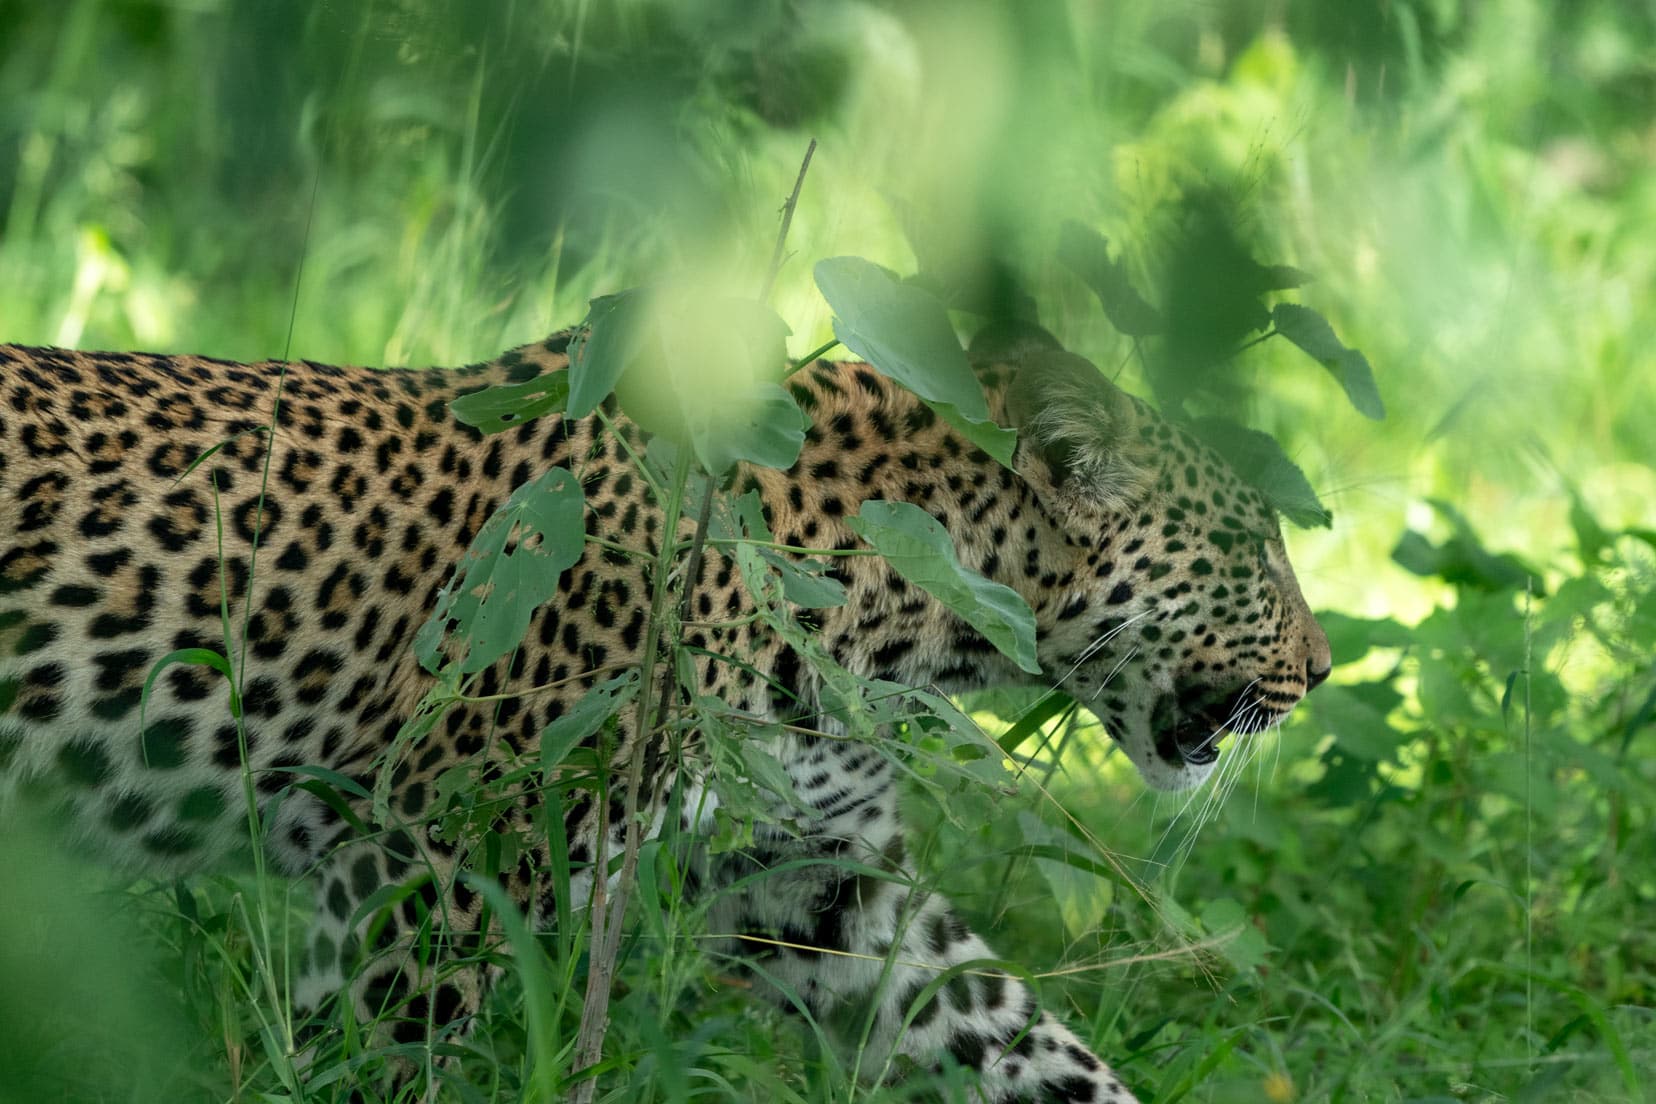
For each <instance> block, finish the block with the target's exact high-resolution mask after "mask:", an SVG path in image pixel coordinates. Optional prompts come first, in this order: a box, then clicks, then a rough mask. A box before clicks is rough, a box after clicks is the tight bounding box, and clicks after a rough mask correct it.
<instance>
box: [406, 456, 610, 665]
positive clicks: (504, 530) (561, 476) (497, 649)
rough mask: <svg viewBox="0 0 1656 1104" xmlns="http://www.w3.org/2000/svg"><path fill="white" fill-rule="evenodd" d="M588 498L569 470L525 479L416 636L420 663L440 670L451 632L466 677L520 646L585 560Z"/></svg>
mask: <svg viewBox="0 0 1656 1104" xmlns="http://www.w3.org/2000/svg"><path fill="white" fill-rule="evenodd" d="M585 513H586V499H585V496H584V495H583V494H582V493H581V485H580V484H579V483H578V482H576V480H575V477H574V476H573V475H571V474H569V472H568V471H566V470H564V469H563V468H553V469H551V470H550V471H548V472H546V473H545V474H544V475H542V476H541V477H540V478H539V479H536V480H534V481H533V482H530V483H525V484H524V485H523V486H521V487H519V488H518V489H517V490H516V491H513V492H512V497H511V498H509V499H507V500H506V504H505V505H504V506H502V507H501V508H500V509H498V510H496V511H495V512H494V514H493V515H492V516H491V517H490V518H489V520H488V521H486V522H484V523H483V528H482V530H481V531H480V532H479V533H478V534H477V537H476V538H475V539H474V540H473V541H472V544H471V547H470V548H469V549H467V550H466V555H465V556H464V557H463V558H462V559H461V561H460V564H459V566H458V567H456V568H455V571H454V576H453V578H451V579H450V580H449V584H448V586H446V587H444V588H443V589H442V591H440V592H439V593H438V595H437V608H436V609H435V610H433V611H432V614H431V617H430V618H429V619H428V620H427V621H426V623H425V624H424V625H422V626H421V627H420V631H419V633H417V634H416V635H415V638H414V650H415V655H416V656H418V657H419V660H420V665H421V666H422V667H424V668H425V669H426V670H428V671H432V672H435V671H436V670H437V667H438V663H439V661H440V659H441V658H442V652H443V649H444V637H445V636H446V635H447V634H449V633H450V631H451V627H452V632H453V645H454V646H455V648H456V650H457V651H458V653H459V658H460V671H461V673H462V674H473V673H475V672H478V671H481V670H483V669H484V668H485V667H488V666H489V665H490V664H492V663H493V662H494V661H495V660H497V659H499V658H500V657H501V656H503V655H505V654H506V653H507V652H509V651H511V650H512V649H513V648H515V647H517V645H518V642H519V641H520V640H522V639H523V634H524V632H526V631H527V630H528V628H529V621H530V618H532V617H533V616H534V614H535V610H536V608H537V607H539V606H540V604H541V603H542V602H544V601H546V600H547V599H548V598H550V597H552V595H553V594H554V593H556V591H557V589H558V577H559V576H560V575H562V574H563V573H564V571H565V570H567V569H568V568H569V567H570V566H571V565H573V564H574V563H575V561H576V560H578V559H580V558H581V546H582V544H583V543H584V541H585V540H586V527H585Z"/></svg>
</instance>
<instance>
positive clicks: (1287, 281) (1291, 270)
mask: <svg viewBox="0 0 1656 1104" xmlns="http://www.w3.org/2000/svg"><path fill="white" fill-rule="evenodd" d="M1259 267H1260V270H1261V271H1262V272H1263V273H1264V279H1265V290H1266V291H1283V290H1285V289H1287V288H1297V287H1304V286H1305V285H1306V284H1309V283H1311V282H1312V281H1314V280H1315V279H1316V277H1315V276H1313V275H1311V274H1310V273H1309V272H1306V271H1305V270H1304V269H1299V268H1295V267H1294V266H1293V265H1260V266H1259Z"/></svg>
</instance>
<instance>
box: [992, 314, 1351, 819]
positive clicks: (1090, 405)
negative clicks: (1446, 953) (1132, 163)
mask: <svg viewBox="0 0 1656 1104" xmlns="http://www.w3.org/2000/svg"><path fill="white" fill-rule="evenodd" d="M972 354H973V359H974V361H975V362H977V363H978V364H979V365H983V364H985V363H994V364H997V365H1005V366H1006V368H1007V369H1008V370H1009V371H1010V373H1011V374H1010V379H1009V381H1008V382H1007V383H1006V385H1005V391H1004V413H1005V415H1006V417H1007V419H1008V420H1009V421H1011V422H1012V423H1013V424H1014V425H1015V426H1016V427H1017V428H1018V429H1019V431H1020V442H1019V447H1018V453H1017V457H1016V466H1017V468H1018V472H1019V474H1020V475H1022V476H1023V478H1024V480H1025V482H1026V483H1027V485H1028V486H1029V487H1030V489H1031V491H1032V493H1033V497H1034V499H1035V501H1036V502H1037V503H1038V504H1039V508H1040V510H1041V511H1042V513H1043V514H1045V515H1046V516H1047V517H1048V518H1049V519H1051V520H1052V522H1053V528H1054V531H1055V532H1056V533H1058V534H1060V537H1059V539H1060V541H1061V542H1062V543H1063V544H1064V546H1065V555H1066V557H1067V562H1068V563H1069V564H1070V565H1071V566H1072V570H1071V571H1070V572H1069V581H1068V584H1067V585H1065V586H1063V588H1062V589H1063V592H1062V593H1058V594H1048V595H1042V596H1041V597H1042V598H1044V601H1039V602H1037V606H1038V615H1037V625H1038V632H1039V658H1040V663H1041V667H1042V669H1043V671H1044V672H1045V675H1046V678H1047V680H1048V681H1049V682H1050V683H1051V684H1053V685H1056V686H1059V687H1061V688H1062V689H1064V690H1065V691H1067V692H1068V693H1069V694H1071V695H1072V696H1073V697H1074V698H1075V699H1076V700H1077V701H1078V702H1080V703H1081V705H1082V706H1083V707H1085V708H1086V709H1088V710H1089V711H1091V712H1092V713H1094V714H1095V715H1096V716H1097V717H1098V718H1099V720H1100V721H1101V722H1102V723H1103V724H1104V726H1105V727H1106V728H1107V729H1108V731H1109V732H1110V734H1111V735H1112V736H1113V737H1114V738H1115V739H1116V741H1117V742H1118V743H1119V744H1120V745H1121V747H1122V748H1123V749H1124V750H1125V751H1126V753H1127V755H1128V757H1129V758H1130V759H1131V760H1132V761H1133V763H1134V764H1135V765H1136V766H1137V768H1138V770H1139V772H1140V773H1141V774H1142V775H1143V777H1144V779H1145V781H1146V782H1147V783H1149V784H1150V785H1151V786H1152V787H1154V788H1156V789H1161V790H1180V789H1186V788H1189V787H1192V786H1195V785H1198V784H1200V783H1201V782H1202V781H1203V780H1205V779H1206V778H1207V777H1208V776H1209V775H1210V774H1211V773H1212V772H1213V770H1214V768H1215V766H1216V764H1217V763H1218V761H1219V756H1220V747H1219V745H1220V741H1221V740H1222V739H1223V738H1224V736H1225V735H1226V734H1227V733H1235V734H1237V735H1238V736H1247V735H1250V734H1254V733H1259V732H1262V731H1264V730H1266V729H1268V728H1270V727H1272V726H1273V725H1276V724H1278V723H1279V722H1281V721H1282V720H1283V718H1284V717H1286V716H1287V715H1288V713H1289V711H1290V710H1292V709H1293V708H1294V706H1295V705H1296V704H1298V702H1299V701H1300V699H1301V698H1302V697H1304V696H1305V694H1306V692H1307V691H1309V690H1310V689H1312V688H1313V687H1315V686H1316V685H1317V684H1318V683H1320V682H1321V681H1322V680H1323V679H1324V678H1326V677H1327V675H1328V671H1329V665H1330V657H1329V647H1328V638H1327V637H1326V636H1325V635H1324V633H1323V630H1322V628H1321V627H1320V626H1319V625H1318V624H1317V621H1316V619H1315V618H1314V617H1313V616H1312V614H1311V610H1310V609H1309V607H1307V605H1306V602H1305V598H1304V596H1303V595H1302V594H1301V593H1300V588H1299V583H1298V581H1297V580H1296V579H1295V577H1294V570H1293V567H1292V566H1291V565H1290V564H1289V562H1288V555H1287V552H1286V550H1285V549H1284V547H1283V541H1282V531H1281V528H1280V524H1279V521H1278V518H1277V513H1276V511H1275V509H1274V508H1272V506H1271V505H1270V504H1269V503H1268V502H1267V501H1266V499H1265V497H1264V496H1263V495H1262V494H1261V493H1260V492H1259V491H1258V490H1257V489H1255V488H1254V487H1253V486H1251V485H1250V484H1249V483H1248V482H1246V481H1245V480H1244V479H1242V478H1241V477H1240V476H1239V475H1237V473H1236V472H1235V471H1234V470H1233V469H1232V468H1231V467H1230V465H1229V464H1227V463H1226V462H1225V461H1224V460H1223V459H1222V458H1221V457H1220V456H1219V455H1218V454H1217V453H1215V452H1214V451H1213V450H1212V449H1210V448H1208V447H1207V446H1206V445H1204V444H1203V443H1202V442H1201V441H1200V440H1198V439H1197V438H1196V436H1194V435H1193V434H1192V433H1191V432H1190V431H1189V430H1188V429H1187V428H1185V427H1184V426H1182V425H1179V424H1176V423H1174V422H1171V421H1168V420H1166V419H1164V418H1162V417H1161V416H1159V415H1158V414H1156V413H1155V412H1154V411H1153V410H1152V409H1150V407H1149V406H1147V405H1146V404H1145V403H1143V402H1141V401H1139V400H1137V399H1135V398H1133V397H1131V396H1129V395H1128V394H1127V393H1126V392H1124V391H1122V390H1121V389H1120V388H1118V387H1116V386H1115V385H1114V384H1112V383H1110V382H1109V381H1108V380H1107V379H1105V377H1104V376H1103V374H1102V373H1100V372H1099V370H1098V369H1097V368H1096V367H1095V366H1094V365H1092V364H1091V363H1089V362H1088V361H1086V360H1084V359H1082V358H1081V357H1078V356H1075V355H1074V354H1071V353H1067V352H1064V351H1063V350H1062V349H1061V348H1059V346H1058V344H1057V342H1056V341H1054V340H1053V339H1052V338H1051V337H1050V336H1049V335H1046V334H1045V333H1044V331H1040V330H1038V329H1035V328H1033V327H1021V328H1017V329H1014V330H1012V331H1010V332H1008V331H1005V330H1002V331H998V332H996V333H993V334H989V335H984V336H982V337H980V338H979V340H978V341H976V342H974V344H973V349H972ZM1233 743H1235V741H1233Z"/></svg>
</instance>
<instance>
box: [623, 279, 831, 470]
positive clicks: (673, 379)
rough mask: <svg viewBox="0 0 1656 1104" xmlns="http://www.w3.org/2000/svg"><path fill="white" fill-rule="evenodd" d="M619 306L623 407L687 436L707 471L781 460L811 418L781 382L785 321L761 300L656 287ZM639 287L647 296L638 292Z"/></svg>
mask: <svg viewBox="0 0 1656 1104" xmlns="http://www.w3.org/2000/svg"><path fill="white" fill-rule="evenodd" d="M636 294H637V295H639V296H640V303H641V305H638V306H636V307H633V306H629V307H627V308H625V311H626V312H628V317H626V318H625V319H623V322H622V324H623V325H625V326H626V327H627V328H628V331H629V333H630V337H629V339H628V342H627V343H626V346H625V351H626V353H627V360H626V362H625V363H624V364H622V365H621V367H620V369H619V372H618V373H607V374H616V375H617V382H616V383H615V393H616V396H617V398H619V399H620V402H621V409H622V410H624V411H625V412H626V414H627V416H628V417H629V418H631V419H632V420H633V421H634V422H636V423H638V425H639V426H641V427H642V428H643V429H645V430H647V431H648V432H650V433H652V434H655V435H656V436H657V437H658V438H666V439H667V440H670V441H672V442H674V443H675V444H680V445H689V446H690V449H691V451H693V452H694V453H695V454H696V459H697V460H698V461H700V462H701V464H702V466H703V468H704V469H706V470H707V471H709V472H711V473H714V474H719V473H722V472H724V471H726V470H728V469H729V468H730V467H731V465H733V464H735V463H736V462H737V461H740V460H747V461H751V462H753V463H756V464H762V465H764V466H766V467H774V468H787V467H791V466H792V465H793V462H794V461H795V460H797V459H799V450H800V448H801V447H802V446H803V445H804V443H805V429H806V427H807V426H808V425H809V424H810V423H809V421H808V420H807V419H806V418H805V415H804V414H803V413H801V412H800V410H799V407H798V405H797V404H796V403H795V402H794V399H793V396H792V395H790V394H789V393H788V392H787V391H786V390H785V389H783V387H782V386H781V383H780V381H781V380H782V378H783V376H784V375H786V373H787V371H788V367H789V361H788V349H787V337H788V332H789V331H788V325H787V323H785V322H783V321H782V319H781V318H779V317H778V316H777V314H776V312H775V311H773V310H771V309H770V308H769V307H767V306H765V305H764V304H763V303H759V302H756V301H754V300H751V299H739V298H734V297H731V296H717V295H708V294H706V293H705V292H704V291H702V290H701V289H699V288H685V287H664V288H655V289H651V290H650V291H648V292H647V293H646V292H639V293H636ZM646 295H647V299H645V298H644V297H645V296H646Z"/></svg>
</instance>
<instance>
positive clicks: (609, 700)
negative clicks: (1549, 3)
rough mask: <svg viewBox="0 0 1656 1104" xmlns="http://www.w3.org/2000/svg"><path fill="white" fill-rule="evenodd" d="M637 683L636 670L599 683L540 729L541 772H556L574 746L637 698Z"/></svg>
mask: <svg viewBox="0 0 1656 1104" xmlns="http://www.w3.org/2000/svg"><path fill="white" fill-rule="evenodd" d="M638 681H639V676H638V670H637V669H636V668H634V669H633V670H631V671H627V672H626V673H624V674H620V675H617V676H616V677H615V678H612V679H610V680H609V681H608V682H601V683H599V684H598V685H597V686H594V687H593V688H592V689H591V690H588V691H587V692H586V693H585V694H584V695H582V696H581V700H580V701H578V702H576V703H575V705H574V706H573V707H572V708H571V709H570V710H569V712H567V713H565V714H563V715H562V716H560V717H559V718H558V719H557V720H555V721H553V722H552V723H551V724H549V725H547V726H546V727H545V728H543V729H541V734H540V750H541V769H542V770H544V771H546V772H548V773H551V772H552V771H554V770H556V769H557V768H558V766H559V764H561V763H562V762H563V761H564V756H566V755H568V754H569V752H570V750H571V749H572V748H574V747H575V745H576V744H579V743H580V742H581V741H582V740H584V739H586V738H587V737H588V736H591V735H592V734H593V733H594V732H597V731H598V730H599V729H600V728H602V727H603V725H604V722H605V721H607V720H609V719H610V718H611V717H613V716H615V714H616V713H617V712H618V711H619V710H620V709H621V707H622V706H624V705H626V704H627V703H628V702H630V701H632V700H633V698H634V697H635V696H637V694H638Z"/></svg>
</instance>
